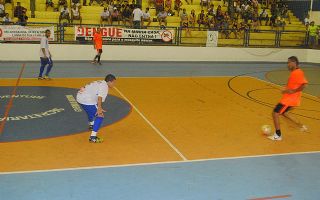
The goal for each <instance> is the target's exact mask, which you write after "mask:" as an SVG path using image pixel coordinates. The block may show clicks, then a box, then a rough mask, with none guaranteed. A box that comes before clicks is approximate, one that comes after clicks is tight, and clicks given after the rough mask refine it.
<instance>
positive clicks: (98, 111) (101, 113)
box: [97, 96, 106, 117]
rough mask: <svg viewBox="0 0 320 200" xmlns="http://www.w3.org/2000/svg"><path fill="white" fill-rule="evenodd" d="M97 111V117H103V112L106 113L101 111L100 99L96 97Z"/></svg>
mask: <svg viewBox="0 0 320 200" xmlns="http://www.w3.org/2000/svg"><path fill="white" fill-rule="evenodd" d="M97 104H98V110H97V115H98V116H99V117H103V116H104V115H103V112H106V111H105V110H103V109H102V97H100V96H99V97H98V103H97Z"/></svg>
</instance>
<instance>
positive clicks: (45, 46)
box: [40, 37, 50, 58]
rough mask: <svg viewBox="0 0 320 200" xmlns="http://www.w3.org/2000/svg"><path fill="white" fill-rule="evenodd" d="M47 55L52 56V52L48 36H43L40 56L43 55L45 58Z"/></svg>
mask: <svg viewBox="0 0 320 200" xmlns="http://www.w3.org/2000/svg"><path fill="white" fill-rule="evenodd" d="M42 49H44V51H45V55H44V54H43V51H42ZM45 56H47V57H48V58H49V57H50V53H49V40H48V38H47V37H43V38H41V41H40V57H41V58H44V57H45Z"/></svg>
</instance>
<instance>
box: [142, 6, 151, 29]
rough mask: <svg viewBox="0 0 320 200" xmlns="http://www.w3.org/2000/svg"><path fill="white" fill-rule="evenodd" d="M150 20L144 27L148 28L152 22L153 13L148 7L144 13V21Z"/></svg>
mask: <svg viewBox="0 0 320 200" xmlns="http://www.w3.org/2000/svg"><path fill="white" fill-rule="evenodd" d="M144 22H148V24H147V25H146V26H144V25H142V26H143V27H144V28H147V27H148V26H150V24H151V15H150V12H149V8H146V11H145V12H144V13H143V23H144Z"/></svg>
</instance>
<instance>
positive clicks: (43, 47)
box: [38, 29, 53, 80]
mask: <svg viewBox="0 0 320 200" xmlns="http://www.w3.org/2000/svg"><path fill="white" fill-rule="evenodd" d="M50 35H51V32H50V30H49V29H47V30H46V31H45V37H43V38H41V42H40V61H41V66H40V73H39V76H38V79H39V80H43V79H50V78H49V73H50V71H51V68H52V66H53V62H52V59H51V53H50V51H49V40H48V38H49V37H50ZM47 65H48V67H47V71H46V73H45V76H44V77H42V74H43V72H44V68H45V67H46V66H47Z"/></svg>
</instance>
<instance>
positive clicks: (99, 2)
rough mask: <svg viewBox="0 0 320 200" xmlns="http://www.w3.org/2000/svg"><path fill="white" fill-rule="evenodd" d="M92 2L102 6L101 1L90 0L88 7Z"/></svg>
mask: <svg viewBox="0 0 320 200" xmlns="http://www.w3.org/2000/svg"><path fill="white" fill-rule="evenodd" d="M94 1H95V2H97V4H99V5H102V1H101V0H90V2H89V6H91V5H92V4H93V2H94Z"/></svg>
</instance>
